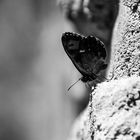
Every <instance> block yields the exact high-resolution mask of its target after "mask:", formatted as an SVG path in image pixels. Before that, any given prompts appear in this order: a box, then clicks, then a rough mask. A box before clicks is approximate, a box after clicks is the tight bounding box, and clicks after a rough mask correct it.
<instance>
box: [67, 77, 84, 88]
mask: <svg viewBox="0 0 140 140" xmlns="http://www.w3.org/2000/svg"><path fill="white" fill-rule="evenodd" d="M81 79H82V77H81V78H79V79H78V80H77V81H76V82H74V83H73V84H72V85H71V86H70V87H69V88H68V91H69V90H70V89H71V88H72V87H73V86H74V85H75V84H76V83H78V82H79V81H80V80H81Z"/></svg>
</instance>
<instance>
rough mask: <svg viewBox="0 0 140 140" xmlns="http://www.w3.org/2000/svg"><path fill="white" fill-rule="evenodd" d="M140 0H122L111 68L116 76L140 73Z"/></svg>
mask: <svg viewBox="0 0 140 140" xmlns="http://www.w3.org/2000/svg"><path fill="white" fill-rule="evenodd" d="M139 19H140V1H139V0H120V7H119V14H118V18H117V21H116V25H115V28H114V32H113V39H112V53H111V54H112V57H111V65H110V68H113V70H112V71H113V73H114V78H115V79H118V78H120V77H127V76H131V75H137V76H139V75H140V71H139V69H140V20H139ZM109 72H111V71H109Z"/></svg>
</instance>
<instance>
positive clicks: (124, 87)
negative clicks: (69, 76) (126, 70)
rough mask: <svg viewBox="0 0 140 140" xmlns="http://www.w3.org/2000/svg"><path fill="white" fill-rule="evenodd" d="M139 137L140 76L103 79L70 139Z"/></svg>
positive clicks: (105, 139)
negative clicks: (110, 79)
mask: <svg viewBox="0 0 140 140" xmlns="http://www.w3.org/2000/svg"><path fill="white" fill-rule="evenodd" d="M93 139H94V140H114V139H117V140H139V139H140V78H138V77H131V78H126V79H120V80H112V81H111V82H104V83H101V84H99V85H98V87H97V88H96V89H95V90H94V92H93V93H92V100H91V102H90V103H89V105H88V107H87V109H86V110H85V112H84V113H83V114H81V116H80V119H78V120H77V122H76V123H75V124H74V129H73V131H72V133H71V137H70V140H93Z"/></svg>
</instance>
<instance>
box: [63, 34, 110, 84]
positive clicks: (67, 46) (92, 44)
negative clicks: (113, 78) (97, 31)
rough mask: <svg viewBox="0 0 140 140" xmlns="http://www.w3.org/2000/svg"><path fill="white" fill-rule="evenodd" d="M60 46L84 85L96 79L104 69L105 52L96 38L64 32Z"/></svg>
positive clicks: (102, 45)
mask: <svg viewBox="0 0 140 140" xmlns="http://www.w3.org/2000/svg"><path fill="white" fill-rule="evenodd" d="M62 44H63V47H64V50H65V52H66V53H67V55H68V56H69V57H70V59H71V61H72V62H73V64H74V65H75V67H76V68H77V70H78V71H79V72H80V73H81V74H82V76H83V77H82V78H81V81H83V82H85V83H86V82H90V81H93V80H95V79H97V78H98V75H99V74H100V72H101V71H102V70H104V69H106V67H107V64H106V61H105V59H106V50H105V47H104V44H103V43H102V42H101V41H100V40H99V39H98V38H96V37H94V36H88V37H84V36H82V35H79V34H77V33H71V32H66V33H64V34H63V35H62Z"/></svg>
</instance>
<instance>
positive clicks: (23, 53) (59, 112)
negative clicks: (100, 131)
mask: <svg viewBox="0 0 140 140" xmlns="http://www.w3.org/2000/svg"><path fill="white" fill-rule="evenodd" d="M65 31H73V29H72V25H71V23H69V22H68V21H66V20H65V19H64V17H63V14H62V13H61V11H60V9H59V6H57V3H56V1H55V0H1V1H0V140H56V139H57V140H65V139H66V138H67V136H68V134H69V130H70V128H71V126H72V123H73V121H74V119H75V118H76V116H77V115H78V114H79V113H80V112H81V111H82V110H83V108H84V107H85V106H86V104H87V102H88V96H87V95H86V94H85V93H86V88H85V85H84V84H83V83H82V82H79V83H77V84H76V85H75V86H74V87H72V89H71V90H70V91H69V92H68V91H67V89H68V87H69V86H70V85H71V84H73V83H74V82H75V81H76V80H77V79H78V78H80V77H81V76H80V74H79V73H78V71H77V70H76V68H75V67H74V66H73V64H72V63H71V61H70V60H69V58H68V57H67V55H66V54H65V52H64V50H63V47H62V44H61V35H62V33H63V32H65Z"/></svg>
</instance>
